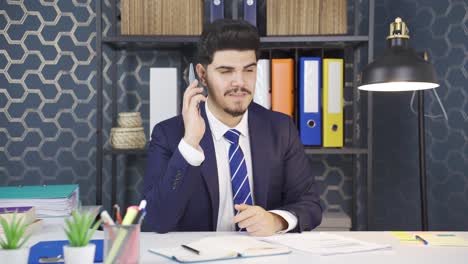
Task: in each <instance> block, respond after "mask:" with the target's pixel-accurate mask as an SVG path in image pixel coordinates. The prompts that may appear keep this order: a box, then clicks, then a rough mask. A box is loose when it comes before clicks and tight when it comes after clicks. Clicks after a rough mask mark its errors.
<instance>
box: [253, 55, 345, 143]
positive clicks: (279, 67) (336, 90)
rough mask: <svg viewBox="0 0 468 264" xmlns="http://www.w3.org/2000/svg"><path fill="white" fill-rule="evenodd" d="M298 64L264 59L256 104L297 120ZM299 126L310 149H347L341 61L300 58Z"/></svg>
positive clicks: (259, 69) (301, 135) (290, 60)
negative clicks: (295, 113)
mask: <svg viewBox="0 0 468 264" xmlns="http://www.w3.org/2000/svg"><path fill="white" fill-rule="evenodd" d="M294 65H295V61H294V59H291V58H286V59H272V60H271V61H270V60H267V59H260V60H259V61H258V66H257V82H256V89H255V95H254V101H255V102H256V103H258V104H260V105H262V106H263V107H265V108H267V109H271V110H273V111H277V112H282V113H285V114H287V115H289V116H291V117H294V110H295V108H296V107H295V103H296V100H295V93H296V92H297V91H296V89H295V83H294V80H295V74H296V73H295V70H294ZM298 71H299V75H298V81H297V82H298V83H297V86H298V89H299V91H298V103H299V107H298V110H299V112H298V115H299V116H298V117H299V118H298V122H299V123H298V127H299V133H300V137H301V141H302V144H304V145H306V146H322V147H343V142H344V134H343V125H344V121H343V86H344V80H343V75H344V74H343V71H344V61H343V59H341V58H324V59H322V58H320V57H300V58H299V69H298Z"/></svg>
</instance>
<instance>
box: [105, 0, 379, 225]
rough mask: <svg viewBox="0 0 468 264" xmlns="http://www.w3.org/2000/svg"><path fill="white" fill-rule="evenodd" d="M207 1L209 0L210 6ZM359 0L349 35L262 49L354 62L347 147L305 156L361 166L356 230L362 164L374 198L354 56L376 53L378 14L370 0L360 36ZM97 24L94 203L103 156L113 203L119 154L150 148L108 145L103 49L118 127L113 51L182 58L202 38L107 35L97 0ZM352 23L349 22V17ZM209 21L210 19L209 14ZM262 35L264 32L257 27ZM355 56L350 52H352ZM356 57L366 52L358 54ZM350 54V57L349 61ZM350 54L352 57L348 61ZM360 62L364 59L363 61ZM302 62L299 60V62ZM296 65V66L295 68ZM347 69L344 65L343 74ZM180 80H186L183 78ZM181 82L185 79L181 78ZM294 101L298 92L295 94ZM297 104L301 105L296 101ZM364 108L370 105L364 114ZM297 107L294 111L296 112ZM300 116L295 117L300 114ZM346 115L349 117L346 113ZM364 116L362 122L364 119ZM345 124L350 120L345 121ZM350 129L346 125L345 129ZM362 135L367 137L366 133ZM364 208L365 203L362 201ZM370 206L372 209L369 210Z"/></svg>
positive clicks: (313, 150) (284, 39)
mask: <svg viewBox="0 0 468 264" xmlns="http://www.w3.org/2000/svg"><path fill="white" fill-rule="evenodd" d="M207 4H208V5H209V2H208V1H207V0H205V10H207V7H206V5H207ZM357 4H358V1H354V10H353V12H354V17H353V20H354V23H353V28H352V29H350V30H348V31H351V32H352V34H349V35H313V36H262V37H261V39H260V41H261V53H263V54H270V55H269V56H270V58H271V53H272V52H275V51H277V50H282V51H287V52H289V53H290V54H293V56H294V55H295V58H297V56H298V53H301V52H302V51H304V50H305V51H307V50H321V52H322V54H324V52H325V53H326V52H328V51H332V52H333V51H339V52H341V53H340V54H342V55H343V57H344V58H345V65H348V66H350V68H351V70H352V75H351V76H350V74H348V76H347V77H345V90H346V89H352V90H353V92H352V98H353V101H355V102H354V104H353V105H352V107H351V109H352V111H351V113H346V112H345V118H346V121H348V119H349V122H348V123H347V127H349V129H348V130H350V133H349V134H348V135H349V140H348V141H345V147H343V148H320V147H308V146H306V147H305V153H306V154H307V155H350V156H352V162H353V164H354V166H353V167H358V163H360V165H359V167H360V170H361V172H358V169H353V175H352V178H353V194H352V197H353V198H352V216H351V218H352V222H353V229H354V230H355V229H356V227H355V226H354V223H355V222H356V211H357V206H358V205H357V204H358V202H357V200H356V195H357V188H361V187H359V184H360V183H358V182H354V180H355V178H356V174H357V173H362V170H363V169H362V168H363V167H364V168H365V174H366V181H367V185H368V186H370V187H369V188H368V189H367V202H368V201H369V199H370V198H371V197H372V188H371V186H372V93H366V94H365V95H361V97H365V100H362V102H360V104H361V105H358V103H357V102H356V101H357V98H358V91H357V85H356V84H357V78H356V76H357V73H358V72H359V69H358V68H359V62H358V61H357V59H356V58H355V56H356V53H357V51H359V52H362V51H364V52H367V60H368V61H371V59H372V55H373V34H374V33H373V15H374V5H375V4H374V0H369V1H368V2H367V5H368V14H366V15H368V16H369V22H368V32H367V34H366V35H361V34H359V28H358V27H359V25H358V24H357V21H358V17H359V16H362V15H363V14H362V10H360V8H356V5H357ZM96 5H97V7H96V14H97V18H96V19H97V20H96V27H97V38H96V40H97V44H96V45H97V49H96V52H97V78H96V83H97V114H96V134H97V141H96V170H97V174H96V190H97V192H96V203H97V204H102V202H103V199H102V198H103V197H102V196H103V194H102V189H103V169H104V158H105V157H110V158H111V173H110V174H111V178H112V179H111V189H112V190H111V204H114V203H115V202H116V201H117V176H116V174H117V165H116V163H117V157H118V156H121V155H132V156H134V157H136V158H145V156H146V152H147V148H145V149H138V150H119V149H112V148H105V147H104V146H105V142H104V130H103V129H104V125H103V124H104V109H103V108H104V100H105V97H104V91H103V86H104V84H103V83H104V76H103V75H104V74H103V71H104V65H103V55H102V54H103V50H104V49H105V48H106V49H110V50H111V51H112V54H113V55H112V56H110V58H109V59H110V61H111V62H110V64H111V65H112V66H111V69H110V71H109V72H110V74H109V78H110V79H111V82H112V92H111V94H110V98H109V100H111V107H110V110H109V109H108V110H107V111H111V115H112V126H116V123H117V122H116V120H117V113H118V111H117V110H118V109H117V85H116V83H117V80H118V77H119V76H117V70H116V67H117V66H116V60H117V56H116V55H115V54H116V53H118V52H125V51H150V50H168V51H180V52H181V53H182V54H183V56H187V57H191V56H193V53H194V51H195V49H196V45H197V42H198V39H199V37H197V36H141V35H131V36H128V35H125V36H123V35H120V32H119V30H118V27H117V26H113V27H112V28H111V29H110V30H109V32H107V34H106V35H104V33H103V29H104V27H103V5H104V1H103V0H98V1H97V2H96ZM110 5H111V9H110V16H111V21H110V22H111V25H117V24H118V18H119V15H118V6H117V1H116V0H111V1H110ZM348 21H350V20H348ZM205 22H206V18H205ZM259 31H260V33H262V32H261V30H260V28H259ZM349 55H351V56H349ZM358 56H361V57H362V55H361V54H360V53H358ZM347 57H348V59H347ZM349 58H351V59H349ZM361 63H362V62H361ZM297 65H298V64H297V63H296V66H297ZM296 68H297V67H296ZM346 74H347V72H346V69H345V76H346ZM296 78H297V77H296ZM181 81H182V79H181ZM180 83H182V82H180ZM296 83H297V81H296ZM296 102H298V101H297V95H296ZM296 106H297V104H296ZM362 109H366V111H365V113H364V112H363V110H362ZM297 112H298V110H297V109H296V113H297ZM296 116H297V115H296ZM346 116H347V117H346ZM363 119H364V120H363ZM345 123H346V122H345ZM345 129H346V128H345ZM363 135H364V136H363ZM360 206H363V205H362V203H361V205H360ZM368 210H370V208H368Z"/></svg>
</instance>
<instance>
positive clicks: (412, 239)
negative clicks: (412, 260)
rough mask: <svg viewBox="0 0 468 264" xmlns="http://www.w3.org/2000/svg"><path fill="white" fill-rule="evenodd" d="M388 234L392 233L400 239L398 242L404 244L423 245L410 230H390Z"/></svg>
mask: <svg viewBox="0 0 468 264" xmlns="http://www.w3.org/2000/svg"><path fill="white" fill-rule="evenodd" d="M390 234H391V235H393V236H394V237H396V238H397V239H398V241H400V244H404V245H424V242H422V241H421V240H418V239H416V236H415V235H414V234H413V233H411V232H406V231H390Z"/></svg>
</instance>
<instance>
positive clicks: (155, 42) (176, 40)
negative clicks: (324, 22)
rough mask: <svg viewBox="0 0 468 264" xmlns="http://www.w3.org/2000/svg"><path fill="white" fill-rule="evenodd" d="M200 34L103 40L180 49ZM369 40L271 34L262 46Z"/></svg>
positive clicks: (124, 46) (192, 45) (193, 42)
mask: <svg viewBox="0 0 468 264" xmlns="http://www.w3.org/2000/svg"><path fill="white" fill-rule="evenodd" d="M198 40H199V37H198V36H139V35H135V36H118V37H103V39H102V42H103V43H104V44H107V45H109V46H110V47H111V48H113V49H117V50H120V49H130V50H131V49H134V50H136V49H156V48H158V49H164V48H166V49H178V48H183V47H189V48H195V47H196V45H197V43H198ZM368 41H369V37H368V36H349V35H327V36H319V35H317V36H269V37H261V38H260V42H261V48H268V47H301V46H307V47H309V46H317V47H345V46H358V45H361V44H364V43H367V42H368Z"/></svg>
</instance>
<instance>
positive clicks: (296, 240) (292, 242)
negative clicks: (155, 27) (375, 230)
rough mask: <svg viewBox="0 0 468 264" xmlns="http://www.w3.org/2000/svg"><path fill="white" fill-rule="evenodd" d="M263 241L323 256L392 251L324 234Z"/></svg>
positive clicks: (279, 236)
mask: <svg viewBox="0 0 468 264" xmlns="http://www.w3.org/2000/svg"><path fill="white" fill-rule="evenodd" d="M262 240H265V241H268V242H274V243H278V244H281V245H284V246H287V247H290V248H294V249H296V250H302V251H305V252H310V253H313V254H317V255H321V256H330V255H338V254H350V253H358V252H369V251H376V250H382V249H391V246H390V245H384V244H375V243H369V242H365V241H361V240H357V239H353V238H348V237H343V236H338V235H332V234H328V233H324V232H320V233H317V232H307V233H301V234H282V235H276V236H271V237H266V238H262Z"/></svg>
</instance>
